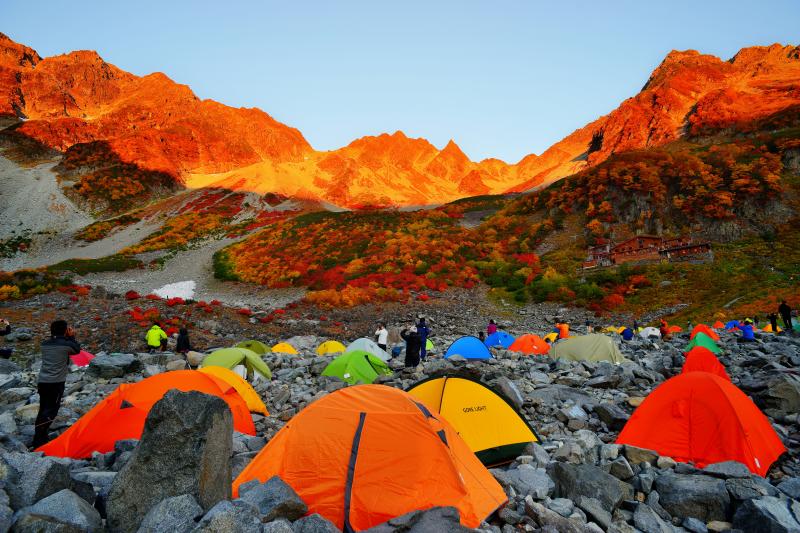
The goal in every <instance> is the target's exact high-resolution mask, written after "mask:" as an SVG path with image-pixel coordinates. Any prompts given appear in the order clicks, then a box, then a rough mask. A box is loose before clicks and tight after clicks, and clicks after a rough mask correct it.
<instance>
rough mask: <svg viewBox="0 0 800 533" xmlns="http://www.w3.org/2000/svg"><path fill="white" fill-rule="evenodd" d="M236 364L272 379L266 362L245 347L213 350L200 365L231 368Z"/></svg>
mask: <svg viewBox="0 0 800 533" xmlns="http://www.w3.org/2000/svg"><path fill="white" fill-rule="evenodd" d="M237 365H244V366H246V367H247V370H248V371H249V372H253V371H255V372H258V373H259V374H261V375H262V376H264V377H265V378H267V379H272V371H271V370H270V369H269V367H268V366H267V363H265V362H264V361H262V360H261V358H260V357H259V356H258V354H256V353H255V352H252V351H250V350H247V349H245V348H222V349H221V350H215V351H213V352H211V354H209V355H207V356H206V358H205V359H203V362H202V363H200V366H202V367H207V366H221V367H223V368H227V369H231V368H233V367H235V366H237Z"/></svg>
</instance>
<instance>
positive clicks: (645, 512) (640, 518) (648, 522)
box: [633, 503, 674, 533]
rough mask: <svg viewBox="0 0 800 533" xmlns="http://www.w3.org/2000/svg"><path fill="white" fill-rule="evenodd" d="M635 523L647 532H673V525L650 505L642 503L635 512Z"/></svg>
mask: <svg viewBox="0 0 800 533" xmlns="http://www.w3.org/2000/svg"><path fill="white" fill-rule="evenodd" d="M633 525H635V526H636V529H638V530H640V531H646V532H647V533H672V532H673V531H674V530H673V529H672V525H671V524H668V523H666V522H665V521H664V520H662V519H661V517H660V516H658V515H657V514H656V512H655V511H653V510H652V509H651V508H650V507H648V506H647V505H645V504H643V503H640V504H639V505H637V506H636V511H634V513H633Z"/></svg>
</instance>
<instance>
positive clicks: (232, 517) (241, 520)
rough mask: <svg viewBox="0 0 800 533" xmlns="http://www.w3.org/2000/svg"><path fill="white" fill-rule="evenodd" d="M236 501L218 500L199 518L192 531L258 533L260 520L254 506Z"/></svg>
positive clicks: (203, 532) (197, 532)
mask: <svg viewBox="0 0 800 533" xmlns="http://www.w3.org/2000/svg"><path fill="white" fill-rule="evenodd" d="M237 503H238V505H237ZM237 503H234V502H230V501H228V500H223V501H221V502H219V503H218V504H217V505H215V506H214V507H212V508H211V510H210V511H208V512H207V513H206V515H205V516H204V517H203V519H202V520H200V523H199V524H197V527H196V528H195V529H194V533H217V532H218V531H225V532H229V533H260V532H261V520H260V518H259V516H258V513H257V512H256V510H255V508H254V507H253V506H251V505H247V504H244V503H242V502H237Z"/></svg>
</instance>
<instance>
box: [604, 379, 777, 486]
mask: <svg viewBox="0 0 800 533" xmlns="http://www.w3.org/2000/svg"><path fill="white" fill-rule="evenodd" d="M617 443H618V444H630V445H632V446H638V447H640V448H648V449H650V450H655V451H657V452H658V453H659V454H661V455H666V456H669V457H672V458H673V459H675V460H676V461H681V462H691V463H694V464H695V465H697V466H698V467H700V468H702V467H705V466H706V465H709V464H712V463H719V462H722V461H739V462H740V463H743V464H745V465H747V467H748V468H749V469H750V470H751V471H752V472H755V473H757V474H759V475H761V476H763V475H765V474H766V473H767V471H768V470H769V467H770V465H771V464H772V463H773V462H775V460H776V459H777V458H778V457H779V456H780V455H781V454H782V453H784V452H785V451H786V448H785V447H784V446H783V443H782V442H781V439H780V438H778V435H777V434H776V433H775V430H774V429H772V426H771V425H770V423H769V420H767V417H766V416H764V414H763V413H762V412H761V411H759V410H758V407H756V405H755V404H754V403H753V402H752V401H751V400H750V398H748V397H747V396H746V395H745V394H744V393H743V392H742V391H740V390H739V389H738V388H737V387H736V386H735V385H734V384H733V383H731V382H730V381H726V380H725V379H723V378H721V377H719V376H716V375H714V374H711V373H709V372H684V373H683V374H680V375H678V376H675V377H674V378H671V379H668V380H667V381H665V382H664V383H662V384H661V385H660V386H659V387H658V388H656V390H654V391H653V392H652V393H650V395H649V396H648V397H647V398H646V399H645V400H644V402H642V405H640V406H639V407H638V408H637V409H636V411H635V412H634V413H633V416H631V418H630V420H628V423H627V424H625V427H624V428H623V429H622V432H620V434H619V437H618V438H617Z"/></svg>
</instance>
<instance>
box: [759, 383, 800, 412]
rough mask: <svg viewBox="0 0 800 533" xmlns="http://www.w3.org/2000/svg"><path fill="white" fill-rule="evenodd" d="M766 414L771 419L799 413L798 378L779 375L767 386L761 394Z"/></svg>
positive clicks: (799, 390)
mask: <svg viewBox="0 0 800 533" xmlns="http://www.w3.org/2000/svg"><path fill="white" fill-rule="evenodd" d="M763 399H764V403H765V404H766V409H765V411H766V413H767V414H768V415H770V416H773V417H778V416H782V415H787V414H792V413H797V412H798V411H800V378H798V377H796V376H793V375H791V374H781V375H780V376H778V377H777V378H775V379H774V380H772V382H770V384H769V388H768V389H767V390H766V391H765V392H764V393H763Z"/></svg>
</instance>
